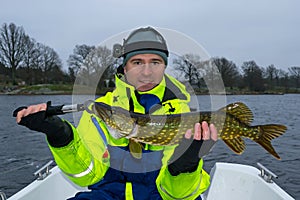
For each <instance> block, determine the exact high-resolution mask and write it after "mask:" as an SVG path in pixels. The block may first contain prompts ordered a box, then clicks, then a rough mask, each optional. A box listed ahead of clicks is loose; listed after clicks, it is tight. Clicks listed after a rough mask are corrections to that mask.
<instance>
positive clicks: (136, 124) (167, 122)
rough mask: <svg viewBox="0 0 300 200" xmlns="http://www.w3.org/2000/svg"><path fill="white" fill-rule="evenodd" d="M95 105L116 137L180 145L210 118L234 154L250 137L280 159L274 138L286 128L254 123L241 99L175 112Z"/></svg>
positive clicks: (240, 150) (243, 148)
mask: <svg viewBox="0 0 300 200" xmlns="http://www.w3.org/2000/svg"><path fill="white" fill-rule="evenodd" d="M94 108H95V109H94V110H95V113H96V114H97V116H98V117H100V118H101V119H102V120H103V121H104V122H105V123H106V124H107V125H108V126H109V127H110V128H111V129H113V130H114V132H115V133H116V134H114V135H113V136H114V137H115V138H122V137H126V138H128V139H130V140H131V141H133V142H136V143H146V144H152V145H174V144H178V143H179V142H180V141H181V139H182V138H183V135H184V134H185V132H186V130H188V129H193V127H194V124H195V123H197V122H202V121H207V122H208V123H209V124H211V123H213V124H214V125H215V126H216V128H217V130H218V138H219V139H222V140H223V141H224V142H225V144H226V145H227V146H228V147H229V148H230V149H231V150H233V151H234V152H235V153H237V154H241V153H243V151H244V150H245V148H246V146H245V142H244V140H243V138H249V139H251V140H253V141H254V142H256V143H258V144H260V145H261V146H262V147H263V148H264V149H266V150H267V151H268V152H269V153H270V154H272V155H273V156H274V157H276V158H277V159H280V157H279V155H278V154H277V153H276V151H275V150H274V148H273V147H272V144H271V140H272V139H274V138H276V137H279V136H280V135H282V134H283V133H284V132H285V131H286V127H285V126H284V125H280V124H266V125H255V126H252V125H251V123H252V121H253V114H252V112H251V110H250V109H249V108H248V107H247V106H246V105H245V104H244V103H242V102H236V103H231V104H229V105H227V106H226V107H223V108H221V109H219V110H217V111H213V112H188V113H181V114H172V115H149V114H140V113H133V112H128V111H127V110H125V109H123V108H120V107H110V106H109V105H107V104H104V103H99V102H96V103H95V105H94Z"/></svg>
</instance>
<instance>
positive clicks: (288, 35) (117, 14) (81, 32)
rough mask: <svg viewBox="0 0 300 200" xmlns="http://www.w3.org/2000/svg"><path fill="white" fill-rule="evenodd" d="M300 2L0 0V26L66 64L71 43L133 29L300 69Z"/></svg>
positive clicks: (97, 39) (238, 59)
mask: <svg viewBox="0 0 300 200" xmlns="http://www.w3.org/2000/svg"><path fill="white" fill-rule="evenodd" d="M299 8H300V1H299V0H251V1H249V0H151V1H142V0H118V1H117V0H81V1H79V0H0V23H1V26H2V25H3V24H4V23H11V22H13V23H15V24H16V25H17V26H22V27H23V28H24V30H25V33H26V34H28V35H29V36H30V37H32V38H34V39H35V40H36V41H37V42H41V43H43V44H45V45H47V46H49V47H51V48H53V49H54V50H55V51H56V52H57V53H58V54H59V56H60V58H61V59H62V60H63V62H64V65H65V66H64V67H65V68H67V66H66V63H65V62H66V60H67V58H68V57H69V55H70V54H72V52H73V49H74V47H75V45H80V44H87V45H98V44H99V43H101V42H102V41H103V40H105V39H107V38H109V37H111V36H113V35H115V34H118V33H120V32H123V31H126V30H130V29H133V28H136V27H141V26H147V25H151V26H154V27H163V28H168V29H173V30H176V31H179V32H181V33H184V34H186V35H188V36H190V37H191V38H193V39H194V40H196V41H197V42H198V43H200V44H201V45H202V46H203V47H204V48H205V49H206V51H207V52H208V53H209V54H210V55H211V56H217V57H225V58H227V59H228V60H231V61H233V62H235V63H236V64H237V65H238V66H240V65H241V64H242V63H243V62H244V61H249V60H254V61H256V63H257V64H258V65H259V66H261V67H267V66H268V65H270V64H274V65H275V67H277V68H281V69H284V70H287V69H288V68H289V67H292V66H300V12H299Z"/></svg>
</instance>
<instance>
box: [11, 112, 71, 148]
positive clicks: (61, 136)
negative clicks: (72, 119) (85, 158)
mask: <svg viewBox="0 0 300 200" xmlns="http://www.w3.org/2000/svg"><path fill="white" fill-rule="evenodd" d="M20 108H24V107H20ZM20 108H18V109H16V111H17V110H20ZM46 113H47V112H46V111H39V112H37V113H33V114H29V115H27V116H25V117H22V119H21V121H20V122H19V124H20V125H22V126H26V127H27V128H29V129H31V130H34V131H39V132H42V133H45V134H46V136H47V140H48V142H49V144H50V145H51V146H53V147H63V146H66V145H67V144H69V143H70V142H71V141H72V140H73V132H72V128H71V127H70V125H69V124H67V123H66V122H63V121H62V120H61V118H59V117H57V116H55V115H53V116H47V114H46Z"/></svg>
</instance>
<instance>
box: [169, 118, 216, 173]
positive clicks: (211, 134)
mask: <svg viewBox="0 0 300 200" xmlns="http://www.w3.org/2000/svg"><path fill="white" fill-rule="evenodd" d="M184 136H185V138H184V139H183V140H182V142H181V143H180V144H179V145H178V147H176V149H175V151H174V153H173V156H172V157H171V159H170V161H169V162H170V163H171V164H170V165H169V166H168V169H169V172H170V173H171V174H172V175H173V176H177V175H178V174H180V173H187V172H194V171H195V170H196V169H197V167H198V164H199V161H200V159H201V158H202V157H203V156H205V155H207V154H208V153H209V151H210V150H211V148H212V147H213V146H214V144H215V143H216V141H217V139H218V132H217V129H216V127H215V126H214V125H213V124H210V125H208V123H207V122H205V121H204V122H202V123H201V124H200V123H196V124H195V126H194V134H192V130H191V129H189V130H187V131H186V133H185V135H184Z"/></svg>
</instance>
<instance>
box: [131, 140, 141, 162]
mask: <svg viewBox="0 0 300 200" xmlns="http://www.w3.org/2000/svg"><path fill="white" fill-rule="evenodd" d="M142 148H143V146H142V145H141V144H140V143H138V142H135V141H133V140H131V139H129V151H130V153H131V155H132V156H133V157H134V158H136V159H141V158H142Z"/></svg>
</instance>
